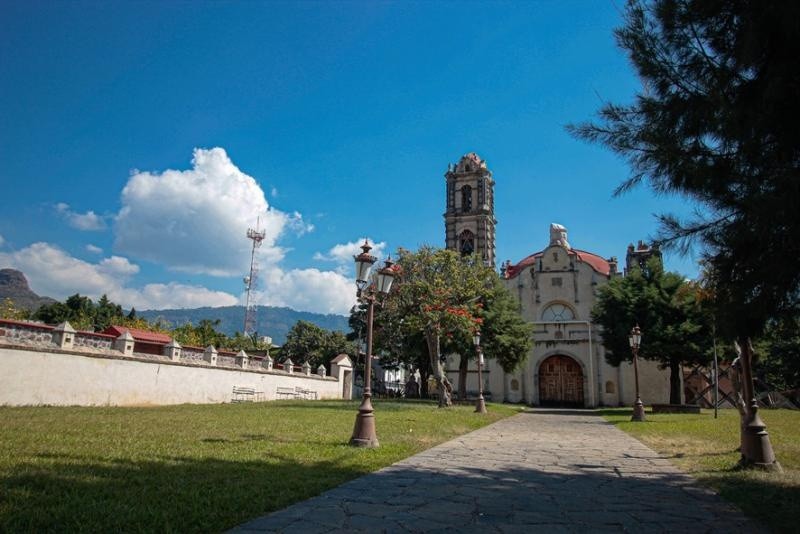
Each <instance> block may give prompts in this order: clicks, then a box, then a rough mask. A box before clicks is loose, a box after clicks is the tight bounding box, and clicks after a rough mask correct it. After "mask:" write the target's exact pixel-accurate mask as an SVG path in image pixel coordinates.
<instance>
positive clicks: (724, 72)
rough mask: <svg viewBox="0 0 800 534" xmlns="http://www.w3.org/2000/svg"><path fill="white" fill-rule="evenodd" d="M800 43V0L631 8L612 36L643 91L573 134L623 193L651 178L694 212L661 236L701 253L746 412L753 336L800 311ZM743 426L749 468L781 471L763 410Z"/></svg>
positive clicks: (670, 1)
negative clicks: (737, 367)
mask: <svg viewBox="0 0 800 534" xmlns="http://www.w3.org/2000/svg"><path fill="white" fill-rule="evenodd" d="M799 34H800V4H798V3H797V2H785V1H781V0H739V1H736V2H731V1H727V0H708V1H701V0H651V1H646V0H630V1H629V3H628V7H627V9H626V12H625V25H624V26H623V27H622V28H619V29H618V30H616V37H617V41H618V43H619V45H620V46H621V47H622V48H623V49H625V50H626V51H627V52H628V53H629V55H630V59H631V61H632V63H633V65H634V67H635V68H636V70H637V72H638V74H639V76H640V78H641V79H642V82H643V86H644V89H643V91H642V92H641V94H639V95H637V97H636V100H635V102H634V103H633V104H630V105H616V104H607V105H605V106H604V107H603V108H602V109H601V111H600V119H601V121H600V122H599V123H597V124H591V123H589V124H583V125H579V126H572V127H570V129H571V131H572V132H573V133H574V134H576V135H577V136H579V137H581V138H584V139H587V140H590V141H594V142H599V143H602V144H604V145H606V146H608V147H609V148H611V149H612V150H614V151H615V152H617V153H618V154H621V155H622V156H623V157H625V158H626V159H627V160H628V162H629V163H630V165H631V168H632V173H631V176H630V177H629V179H628V180H627V181H625V182H624V183H622V184H621V185H620V186H619V187H618V189H617V193H618V194H619V193H621V192H624V191H627V190H629V189H631V188H632V187H635V186H636V185H638V184H640V183H642V182H648V183H649V184H650V186H651V187H652V188H653V189H654V190H655V191H657V192H659V193H675V194H680V195H683V196H685V197H687V198H689V199H692V200H694V201H696V202H698V203H699V204H700V206H701V208H700V209H698V212H697V214H696V215H695V216H694V217H692V218H689V219H688V220H680V219H678V218H677V217H675V216H672V215H669V214H665V215H661V216H660V220H661V231H660V233H661V236H660V237H661V238H662V241H663V243H664V244H665V245H666V246H677V247H679V248H681V249H683V250H685V249H686V248H687V247H689V246H690V245H691V244H693V243H699V244H701V245H702V246H703V249H702V250H703V256H704V257H705V259H706V262H707V264H708V266H709V269H710V274H711V277H710V280H711V281H712V283H713V289H714V295H715V299H716V315H717V324H718V326H719V330H720V331H721V332H722V333H723V335H727V336H728V337H729V338H736V339H738V341H739V345H740V346H741V347H742V358H741V361H742V374H743V385H744V389H745V397H746V399H747V400H748V404H751V402H752V401H751V399H752V398H753V384H752V366H751V364H752V353H751V351H750V338H751V337H753V336H757V335H758V334H759V333H760V332H761V331H762V330H763V328H764V326H765V325H766V324H767V322H768V321H770V320H772V319H777V318H779V317H781V316H783V315H786V314H792V313H794V312H795V311H796V310H797V308H798V305H799V304H800V269H798V268H797V266H796V265H795V263H796V262H794V261H793V259H794V258H797V257H800V240H798V239H797V238H796V236H798V235H800V211H798V210H797V209H795V206H794V204H795V202H796V199H797V198H800V129H798V128H797V123H798V119H800V101H798V99H797V90H798V89H797V88H798V87H800V70H798V69H797V65H796V63H797V57H799V56H800V40H798V39H797V35H799ZM779 258H791V259H792V260H790V261H778V259H779ZM770 260H772V261H770ZM746 417H747V419H749V422H748V424H750V427H751V430H752V432H750V433H749V434H748V436H750V437H749V438H748V439H751V440H754V441H753V442H754V443H755V441H758V443H757V447H756V449H757V450H756V449H751V448H750V447H749V446H745V445H747V444H746V443H744V442H743V443H742V445H743V446H742V452H743V463H745V464H748V463H755V464H765V465H770V464H774V463H775V462H774V456H773V455H772V447H771V445H770V444H769V440H768V438H767V437H766V433H764V432H763V429H764V425H763V423H762V422H761V420H760V418H758V416H757V408H755V409H752V408H750V409H748V410H747V413H746ZM754 451H755V452H754ZM770 457H771V458H770Z"/></svg>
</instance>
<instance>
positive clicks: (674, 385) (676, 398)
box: [669, 358, 683, 404]
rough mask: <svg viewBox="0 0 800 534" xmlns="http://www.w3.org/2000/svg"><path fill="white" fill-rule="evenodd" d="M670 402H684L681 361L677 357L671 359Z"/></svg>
mask: <svg viewBox="0 0 800 534" xmlns="http://www.w3.org/2000/svg"><path fill="white" fill-rule="evenodd" d="M669 403H670V404H683V402H682V401H681V362H680V360H678V359H677V358H673V359H671V360H670V361H669Z"/></svg>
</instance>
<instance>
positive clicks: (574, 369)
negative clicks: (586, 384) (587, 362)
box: [539, 354, 584, 408]
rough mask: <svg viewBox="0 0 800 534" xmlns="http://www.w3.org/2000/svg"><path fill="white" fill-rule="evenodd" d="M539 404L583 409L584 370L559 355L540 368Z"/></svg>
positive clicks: (549, 359)
mask: <svg viewBox="0 0 800 534" xmlns="http://www.w3.org/2000/svg"><path fill="white" fill-rule="evenodd" d="M539 404H540V405H541V406H570V407H579V408H583V406H584V404H583V370H582V369H581V365H580V364H579V363H578V362H576V361H575V360H573V359H572V358H570V357H569V356H562V355H560V354H557V355H555V356H550V357H549V358H546V359H545V360H544V361H543V362H542V364H541V365H540V366H539Z"/></svg>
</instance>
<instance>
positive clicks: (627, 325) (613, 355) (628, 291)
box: [592, 258, 712, 404]
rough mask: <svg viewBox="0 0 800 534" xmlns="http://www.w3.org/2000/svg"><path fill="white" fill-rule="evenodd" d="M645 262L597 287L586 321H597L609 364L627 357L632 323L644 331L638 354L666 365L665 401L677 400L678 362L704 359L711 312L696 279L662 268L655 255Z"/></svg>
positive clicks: (695, 361) (678, 394)
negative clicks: (703, 304)
mask: <svg viewBox="0 0 800 534" xmlns="http://www.w3.org/2000/svg"><path fill="white" fill-rule="evenodd" d="M646 267H647V268H645V269H642V268H639V267H634V268H633V269H631V271H630V272H629V273H628V274H627V275H626V276H625V277H617V278H612V279H611V280H609V282H608V284H606V285H604V286H603V287H601V288H600V289H599V290H598V292H597V301H596V302H595V305H594V308H593V309H592V320H593V321H595V322H596V323H597V324H599V325H601V326H602V331H601V334H600V335H601V337H602V340H603V346H604V347H605V348H606V361H607V362H608V363H610V364H611V365H619V364H620V363H622V362H625V361H631V359H632V357H633V354H632V352H631V348H630V346H629V344H628V334H629V333H630V331H631V328H632V327H633V326H634V325H636V324H638V325H639V326H640V327H641V329H642V331H643V332H644V342H643V343H642V346H641V348H640V349H639V357H641V358H644V359H647V360H655V361H657V362H659V363H660V364H661V366H663V367H665V368H669V370H670V374H669V378H670V394H669V402H670V403H671V404H681V368H682V366H683V365H692V364H697V363H701V364H705V363H707V362H708V361H709V351H710V348H711V347H710V345H711V342H712V340H711V338H710V337H709V336H708V333H709V332H711V329H712V327H711V317H710V314H709V313H708V311H707V310H706V309H704V308H703V306H702V303H701V298H700V295H701V294H700V292H699V288H698V287H697V286H696V284H693V283H690V282H687V281H685V280H684V279H683V277H682V276H681V275H679V274H677V273H671V272H665V271H664V269H663V267H662V265H661V261H660V260H659V259H658V258H651V259H650V260H649V261H648V263H647V266H646Z"/></svg>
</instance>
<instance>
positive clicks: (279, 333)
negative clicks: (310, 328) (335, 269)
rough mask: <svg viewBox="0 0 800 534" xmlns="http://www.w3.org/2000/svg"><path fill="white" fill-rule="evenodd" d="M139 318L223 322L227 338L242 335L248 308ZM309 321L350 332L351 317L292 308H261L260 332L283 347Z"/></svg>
mask: <svg viewBox="0 0 800 534" xmlns="http://www.w3.org/2000/svg"><path fill="white" fill-rule="evenodd" d="M136 315H138V316H139V317H144V318H145V319H147V320H150V321H152V320H154V319H158V318H160V319H162V320H164V321H166V322H167V323H169V324H170V325H171V326H173V327H175V326H180V325H182V324H186V323H192V324H194V325H196V324H197V323H199V322H200V321H201V320H203V319H210V320H216V319H220V321H221V322H220V326H219V330H220V331H221V332H224V333H225V334H227V335H229V336H230V335H233V334H234V332H237V331H238V332H241V331H242V327H243V326H244V307H242V306H223V307H221V308H191V309H183V310H144V311H139V310H136ZM301 320H302V321H308V322H310V323H314V324H315V325H317V326H319V327H321V328H326V329H328V330H340V331H342V332H347V331H349V330H350V327H349V326H348V325H347V317H345V316H344V315H323V314H320V313H310V312H300V311H295V310H292V309H290V308H273V307H272V306H259V307H258V315H257V322H256V331H257V332H258V335H260V336H270V337H271V338H272V342H273V343H275V344H276V345H282V344H283V342H284V341H285V340H286V334H287V332H289V329H290V328H291V327H292V326H294V324H295V323H296V322H297V321H301Z"/></svg>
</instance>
